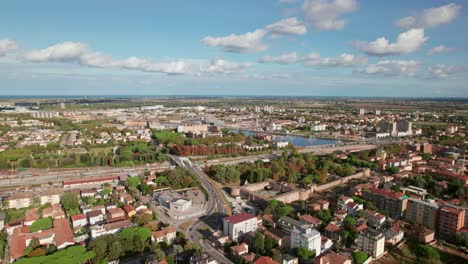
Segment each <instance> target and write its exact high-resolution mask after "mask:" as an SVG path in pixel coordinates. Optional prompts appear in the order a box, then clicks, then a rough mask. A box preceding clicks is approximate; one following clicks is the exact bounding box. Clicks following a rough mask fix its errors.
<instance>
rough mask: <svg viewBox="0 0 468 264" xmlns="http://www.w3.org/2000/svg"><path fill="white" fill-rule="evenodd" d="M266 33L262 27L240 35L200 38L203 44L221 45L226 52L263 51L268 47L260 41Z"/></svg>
mask: <svg viewBox="0 0 468 264" xmlns="http://www.w3.org/2000/svg"><path fill="white" fill-rule="evenodd" d="M265 35H266V31H265V30H263V29H257V30H255V31H253V32H247V33H245V34H242V35H236V34H231V35H228V36H224V37H212V36H208V37H205V38H203V39H202V42H203V44H205V45H207V46H210V47H221V48H222V49H223V50H225V51H227V52H236V53H246V52H258V51H264V50H266V49H267V48H268V47H267V46H266V45H264V44H263V43H262V38H263V37H264V36H265Z"/></svg>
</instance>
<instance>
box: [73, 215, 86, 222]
mask: <svg viewBox="0 0 468 264" xmlns="http://www.w3.org/2000/svg"><path fill="white" fill-rule="evenodd" d="M83 219H86V215H84V214H77V215H72V216H71V220H72V221H78V220H83Z"/></svg>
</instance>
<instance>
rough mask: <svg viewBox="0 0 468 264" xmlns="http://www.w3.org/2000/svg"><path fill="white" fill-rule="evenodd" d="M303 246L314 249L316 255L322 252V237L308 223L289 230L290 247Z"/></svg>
mask: <svg viewBox="0 0 468 264" xmlns="http://www.w3.org/2000/svg"><path fill="white" fill-rule="evenodd" d="M300 247H304V248H307V249H310V250H314V251H315V255H316V256H318V255H320V254H321V253H322V237H321V236H320V233H319V232H318V231H317V230H315V229H313V228H312V227H311V226H310V225H303V226H301V227H299V228H294V229H293V230H292V232H291V248H300Z"/></svg>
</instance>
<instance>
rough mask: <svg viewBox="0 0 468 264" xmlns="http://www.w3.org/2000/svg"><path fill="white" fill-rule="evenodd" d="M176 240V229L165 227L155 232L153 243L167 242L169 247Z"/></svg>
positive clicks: (152, 238)
mask: <svg viewBox="0 0 468 264" xmlns="http://www.w3.org/2000/svg"><path fill="white" fill-rule="evenodd" d="M175 238H176V229H175V227H173V226H168V227H163V228H162V229H161V230H158V231H154V232H153V236H152V237H151V241H153V242H156V243H160V242H163V241H166V242H167V243H168V244H169V245H170V244H172V242H174V239H175Z"/></svg>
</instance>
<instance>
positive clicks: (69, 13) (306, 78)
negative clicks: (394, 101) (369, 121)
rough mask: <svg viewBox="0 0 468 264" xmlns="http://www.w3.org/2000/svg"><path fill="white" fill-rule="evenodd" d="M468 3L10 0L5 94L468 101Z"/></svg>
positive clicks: (5, 6) (0, 30)
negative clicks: (458, 98)
mask: <svg viewBox="0 0 468 264" xmlns="http://www.w3.org/2000/svg"><path fill="white" fill-rule="evenodd" d="M467 10H468V1H462V0H459V1H453V0H452V1H445V0H412V1H408V0H392V1H375V0H255V1H252V0H235V1H234V0H233V1H219V0H205V1H187V0H185V1H182V0H167V1H162V0H161V1H158V0H153V1H144V0H135V1H120V0H80V1H59V0H57V1H47V0H43V1H24V0H15V1H7V0H2V1H0V96H2V95H5V96H6V95H22V96H24V95H213V96H216V95H256V96H259V95H260V96H261V95H267V96H273V95H285V96H301V95H303V96H359V97H366V96H371V97H374V96H383V97H467V96H468V82H467V81H468V65H467V64H468V62H467V59H468V51H467V50H466V47H468V28H467V25H468V13H467Z"/></svg>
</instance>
